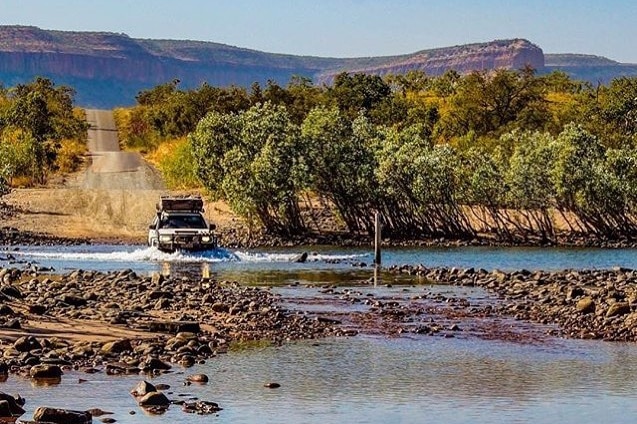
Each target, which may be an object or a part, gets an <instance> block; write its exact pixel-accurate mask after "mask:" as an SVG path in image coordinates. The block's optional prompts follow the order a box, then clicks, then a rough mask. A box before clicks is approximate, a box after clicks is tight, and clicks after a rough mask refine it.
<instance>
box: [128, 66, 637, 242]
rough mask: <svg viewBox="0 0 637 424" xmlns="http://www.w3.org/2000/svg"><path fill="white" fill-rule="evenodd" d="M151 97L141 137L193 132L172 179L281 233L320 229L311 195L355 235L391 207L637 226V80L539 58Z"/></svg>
mask: <svg viewBox="0 0 637 424" xmlns="http://www.w3.org/2000/svg"><path fill="white" fill-rule="evenodd" d="M137 102H138V104H137V106H135V107H133V108H131V109H126V110H120V111H118V123H119V128H120V132H121V134H122V138H123V140H124V141H125V143H126V144H128V145H129V146H131V147H133V148H139V149H141V150H147V151H150V150H153V149H156V148H157V147H158V146H161V145H162V144H163V143H166V142H167V140H171V139H176V138H181V140H182V142H181V143H179V145H178V148H176V149H172V150H171V152H170V154H169V155H168V156H167V157H166V158H165V159H166V163H167V164H169V166H167V167H166V168H165V169H164V170H165V171H166V174H168V175H167V176H168V177H170V176H171V174H172V179H173V180H174V181H182V182H183V181H184V180H188V181H191V183H192V184H201V185H202V186H203V187H204V188H205V189H207V190H208V191H209V192H210V193H211V194H212V195H213V196H215V197H216V198H219V199H223V200H225V201H227V202H228V203H229V205H230V206H231V207H232V209H233V210H234V211H235V212H236V213H238V214H240V215H241V216H243V217H244V218H246V219H247V220H248V222H250V223H251V224H254V225H258V226H262V227H263V228H264V229H266V230H267V231H269V232H273V233H278V234H288V235H290V234H302V233H304V232H306V231H307V229H308V227H309V226H310V224H311V222H309V220H310V219H311V217H309V218H308V216H307V215H305V214H303V213H302V208H301V206H300V205H301V204H312V202H320V203H321V204H327V205H330V206H331V207H333V208H334V210H335V211H336V212H337V214H338V216H339V217H340V218H341V219H342V221H343V223H344V224H345V225H346V226H347V228H348V230H349V231H351V232H370V231H372V228H373V222H372V216H373V213H374V212H380V213H381V215H382V217H383V220H384V223H385V229H386V230H385V231H386V234H388V235H389V236H392V237H396V238H419V237H460V238H472V237H475V236H476V234H477V233H478V232H480V231H483V230H485V229H486V230H488V231H489V232H491V233H494V234H496V235H498V236H499V237H501V238H503V239H507V240H513V239H519V238H522V239H529V238H539V239H541V240H544V241H551V240H555V239H556V237H557V235H558V229H559V228H567V229H568V230H569V231H572V232H581V233H586V234H593V235H596V236H599V237H605V238H618V237H624V236H633V235H635V234H637V219H636V218H635V205H636V200H637V167H636V163H635V161H636V160H637V150H636V149H635V137H636V134H637V79H635V78H619V79H616V80H614V81H612V83H610V84H609V85H608V86H601V85H600V86H593V85H590V84H587V83H582V82H578V81H574V80H572V79H570V78H569V77H568V76H567V75H566V74H564V73H561V72H554V73H551V74H548V75H537V74H536V73H535V72H534V71H533V70H532V69H529V68H527V69H522V70H518V71H514V70H497V71H491V72H473V73H471V74H468V75H464V76H463V75H459V74H458V73H456V72H453V71H449V72H447V73H445V74H443V75H441V76H436V77H433V76H427V75H425V74H424V73H422V72H415V71H412V72H409V73H407V74H405V75H391V76H387V77H385V78H381V77H379V76H374V75H365V74H348V73H342V74H339V75H338V76H337V77H336V78H335V80H334V82H333V84H332V85H330V86H316V85H313V84H312V83H311V81H310V80H308V79H305V78H299V77H296V78H293V79H292V80H291V81H290V82H289V83H288V85H287V86H285V87H283V86H280V85H278V84H277V83H276V82H274V81H270V82H268V83H267V85H266V86H265V87H261V86H260V85H259V84H256V83H255V84H253V85H252V87H250V88H249V89H245V88H240V87H212V86H209V85H206V84H204V85H203V86H201V87H200V88H198V89H193V90H182V89H180V88H179V82H178V81H172V82H170V83H167V84H164V85H161V86H158V87H155V88H153V89H151V90H147V91H143V92H141V93H140V94H139V96H138V97H137Z"/></svg>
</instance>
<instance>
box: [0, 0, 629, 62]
mask: <svg viewBox="0 0 637 424" xmlns="http://www.w3.org/2000/svg"><path fill="white" fill-rule="evenodd" d="M0 24H1V25H16V24H20V25H33V26H38V27H40V28H43V29H55V30H68V31H107V32H117V33H125V34H128V35H129V36H131V37H134V38H155V39H179V40H186V39H187V40H202V41H213V42H218V43H224V44H230V45H233V46H238V47H246V48H250V49H256V50H262V51H267V52H274V53H287V54H295V55H310V56H324V57H365V56H388V55H397V54H406V53H413V52H416V51H419V50H424V49H430V48H436V47H446V46H453V45H458V44H467V43H474V42H485V41H491V40H496V39H508V38H526V39H528V40H529V41H531V42H533V43H535V44H537V45H539V46H540V47H541V48H542V49H543V50H544V52H545V53H584V54H593V55H599V56H605V57H608V58H610V59H613V60H617V61H619V62H625V63H637V1H635V0H604V1H602V0H553V1H550V0H508V1H506V0H314V1H311V0H296V1H294V0H263V1H257V0H231V1H221V0H0Z"/></svg>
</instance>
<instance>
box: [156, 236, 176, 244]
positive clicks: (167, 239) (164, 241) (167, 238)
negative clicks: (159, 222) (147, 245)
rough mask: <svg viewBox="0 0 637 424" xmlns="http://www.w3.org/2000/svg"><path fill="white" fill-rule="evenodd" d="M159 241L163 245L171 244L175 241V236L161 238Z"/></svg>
mask: <svg viewBox="0 0 637 424" xmlns="http://www.w3.org/2000/svg"><path fill="white" fill-rule="evenodd" d="M159 241H160V242H162V243H170V242H171V241H173V236H170V235H168V236H167V235H163V236H159Z"/></svg>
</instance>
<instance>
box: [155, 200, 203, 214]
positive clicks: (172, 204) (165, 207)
mask: <svg viewBox="0 0 637 424" xmlns="http://www.w3.org/2000/svg"><path fill="white" fill-rule="evenodd" d="M157 210H158V211H179V212H203V200H202V199H201V196H161V197H160V200H159V203H157Z"/></svg>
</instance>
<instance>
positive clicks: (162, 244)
mask: <svg viewBox="0 0 637 424" xmlns="http://www.w3.org/2000/svg"><path fill="white" fill-rule="evenodd" d="M203 211H204V210H203V200H202V199H201V197H199V196H187V197H176V196H161V197H160V200H159V203H157V215H156V216H155V218H154V219H153V222H152V223H151V224H150V226H149V227H148V245H149V246H153V247H156V248H158V249H159V250H162V251H164V252H174V251H175V250H208V249H214V248H215V247H217V237H216V236H215V234H214V229H215V225H214V224H208V223H207V222H206V220H205V219H204V217H203Z"/></svg>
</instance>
